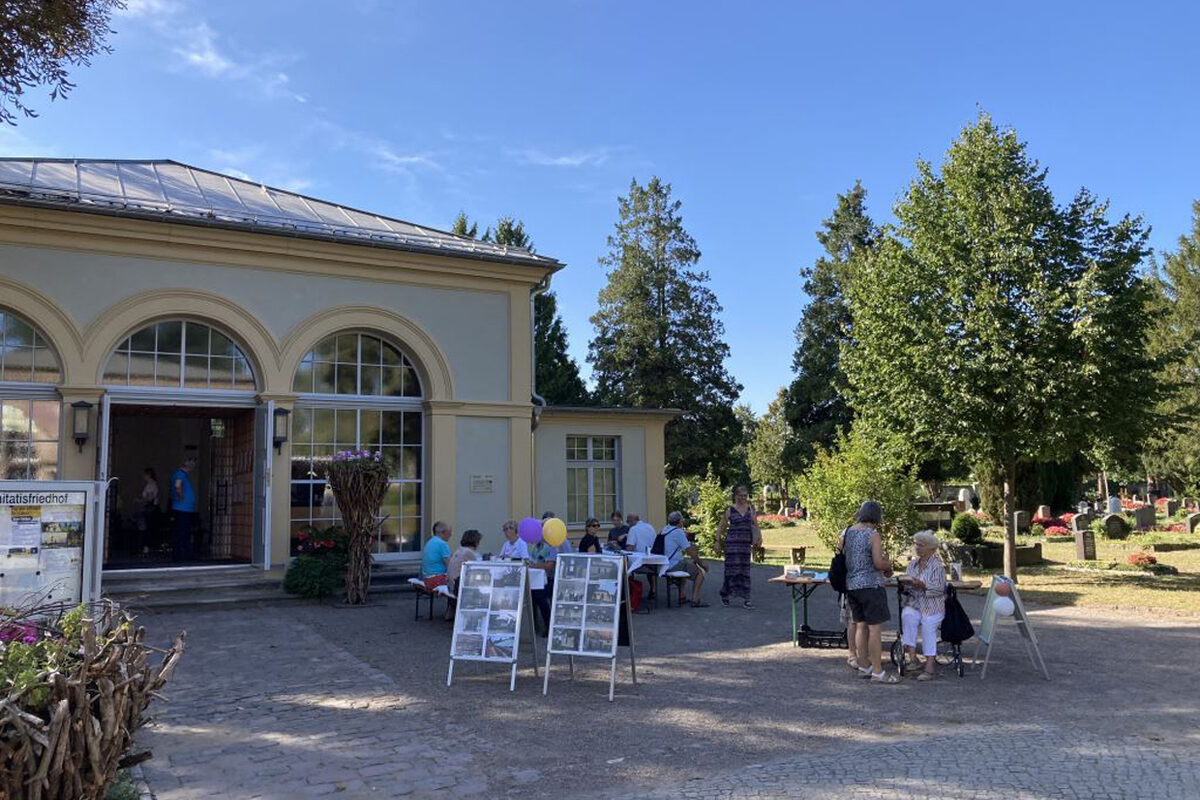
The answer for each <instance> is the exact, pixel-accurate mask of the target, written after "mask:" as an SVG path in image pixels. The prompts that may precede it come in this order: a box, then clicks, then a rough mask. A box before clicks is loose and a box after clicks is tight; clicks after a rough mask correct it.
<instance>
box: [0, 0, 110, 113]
mask: <svg viewBox="0 0 1200 800" xmlns="http://www.w3.org/2000/svg"><path fill="white" fill-rule="evenodd" d="M123 8H125V3H124V0H21V2H14V0H5V2H2V3H0V123H7V124H9V125H15V124H16V122H17V114H18V112H19V113H21V114H24V115H25V116H26V117H36V116H37V112H36V111H34V110H33V109H32V108H31V107H30V106H29V105H28V104H27V103H26V102H25V91H26V90H27V89H32V88H34V87H37V86H51V87H52V88H51V89H50V99H51V100H57V99H58V98H59V97H63V98H65V97H66V96H67V94H68V93H69V92H70V91H71V90H72V89H74V88H75V84H73V83H71V81H70V80H68V79H67V74H68V70H69V68H70V67H78V66H85V67H86V66H88V65H89V64H90V63H91V59H92V56H94V55H96V54H97V53H111V52H112V48H111V47H109V46H108V45H107V44H105V40H106V39H107V38H108V35H109V34H110V33H112V31H111V30H109V27H108V23H109V21H110V20H111V18H112V14H113V12H114V11H118V10H120V9H123Z"/></svg>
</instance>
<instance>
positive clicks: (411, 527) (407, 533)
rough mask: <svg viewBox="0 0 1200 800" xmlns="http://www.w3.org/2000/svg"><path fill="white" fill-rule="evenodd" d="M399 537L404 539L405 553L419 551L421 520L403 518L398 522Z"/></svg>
mask: <svg viewBox="0 0 1200 800" xmlns="http://www.w3.org/2000/svg"><path fill="white" fill-rule="evenodd" d="M400 535H401V537H403V539H404V549H405V550H406V551H416V550H420V549H421V520H420V519H419V518H417V517H405V518H404V519H402V520H400Z"/></svg>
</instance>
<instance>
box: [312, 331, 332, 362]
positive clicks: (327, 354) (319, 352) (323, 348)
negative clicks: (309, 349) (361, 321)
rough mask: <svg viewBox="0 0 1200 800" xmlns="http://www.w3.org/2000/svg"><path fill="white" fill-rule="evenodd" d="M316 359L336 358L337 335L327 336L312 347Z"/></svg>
mask: <svg viewBox="0 0 1200 800" xmlns="http://www.w3.org/2000/svg"><path fill="white" fill-rule="evenodd" d="M313 353H314V354H315V355H316V360H317V361H336V360H337V337H336V336H329V337H326V338H325V339H322V340H321V341H320V343H318V344H317V346H316V347H315V348H314V349H313Z"/></svg>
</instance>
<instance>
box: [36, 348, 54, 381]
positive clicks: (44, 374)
mask: <svg viewBox="0 0 1200 800" xmlns="http://www.w3.org/2000/svg"><path fill="white" fill-rule="evenodd" d="M59 377H60V373H59V369H58V358H57V357H55V355H54V351H53V350H50V349H49V348H46V347H39V348H37V349H36V350H34V351H33V380H34V382H36V383H58V381H59Z"/></svg>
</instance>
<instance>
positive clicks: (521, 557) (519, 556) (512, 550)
mask: <svg viewBox="0 0 1200 800" xmlns="http://www.w3.org/2000/svg"><path fill="white" fill-rule="evenodd" d="M500 531H501V532H502V533H503V534H504V544H502V545H501V546H500V560H501V561H528V560H529V545H528V544H526V542H525V540H524V539H522V538H520V537H519V536H517V521H516V520H513V519H510V520H509V521H508V522H506V523H504V526H503V527H502V528H501V529H500Z"/></svg>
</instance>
